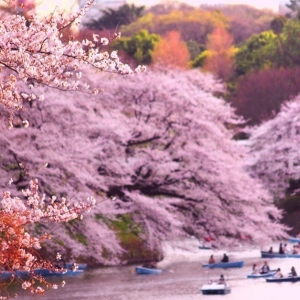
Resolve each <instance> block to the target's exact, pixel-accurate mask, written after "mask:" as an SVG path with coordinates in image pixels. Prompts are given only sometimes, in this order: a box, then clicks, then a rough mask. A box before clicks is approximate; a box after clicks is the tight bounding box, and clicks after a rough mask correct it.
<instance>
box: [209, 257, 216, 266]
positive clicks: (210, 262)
mask: <svg viewBox="0 0 300 300" xmlns="http://www.w3.org/2000/svg"><path fill="white" fill-rule="evenodd" d="M215 262H216V261H215V259H214V256H213V255H211V256H210V258H209V261H208V263H209V264H214V263H215Z"/></svg>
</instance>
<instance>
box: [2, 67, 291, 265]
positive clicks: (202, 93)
mask: <svg viewBox="0 0 300 300" xmlns="http://www.w3.org/2000/svg"><path fill="white" fill-rule="evenodd" d="M86 72H87V73H86V74H85V78H86V79H87V80H88V84H89V85H91V86H92V85H94V84H96V82H97V81H99V82H101V84H103V86H105V90H104V91H103V92H102V93H99V94H98V95H95V96H93V100H92V99H91V101H87V100H86V95H85V94H81V93H71V92H65V93H63V94H61V93H60V92H59V91H58V90H54V89H49V88H45V90H44V91H43V93H44V94H47V95H48V97H49V98H50V99H52V100H51V102H50V101H49V102H48V103H47V102H35V105H33V106H32V107H31V108H28V109H27V110H26V111H24V112H20V113H19V114H18V115H17V116H16V118H15V122H16V123H17V122H19V124H22V119H30V120H31V126H30V127H29V128H27V129H26V128H23V127H22V126H19V127H17V125H16V127H17V128H16V129H15V130H13V131H6V132H5V133H4V134H3V135H2V136H1V153H3V157H5V159H4V161H3V162H2V166H3V167H2V168H1V169H0V174H1V176H0V178H10V177H12V178H13V181H14V183H13V186H14V187H15V188H16V189H20V187H22V186H23V185H24V178H22V176H21V172H20V170H19V169H18V167H17V166H18V163H19V162H23V163H24V165H26V166H27V167H28V169H30V170H34V169H37V168H38V167H39V166H40V165H41V164H42V162H43V161H44V160H45V158H48V160H49V165H48V167H47V168H46V169H42V170H41V171H39V172H38V174H37V178H38V179H39V181H40V182H41V183H42V187H43V190H44V192H45V193H46V194H50V195H57V196H58V195H61V196H64V197H68V198H71V197H72V195H73V197H74V198H75V199H77V198H78V199H82V198H85V197H87V196H88V195H92V196H93V197H96V198H97V197H98V198H100V199H109V198H111V197H113V198H114V199H116V201H114V202H111V201H104V202H102V203H99V204H97V205H96V207H95V209H93V212H94V215H93V214H90V215H88V216H87V217H85V218H84V219H83V220H82V222H81V223H80V228H77V230H78V232H79V233H80V234H82V235H84V236H85V237H86V241H87V242H86V243H85V244H83V243H80V242H79V241H76V239H74V238H72V237H71V236H70V234H69V231H70V230H74V228H70V227H68V228H65V230H64V229H61V230H59V231H56V232H54V233H53V235H54V236H55V239H53V240H52V242H54V244H53V245H54V246H55V247H56V248H54V249H57V250H58V251H59V252H61V253H63V246H61V249H59V246H60V245H58V244H55V240H61V241H64V243H65V247H68V246H66V245H69V248H70V249H71V250H70V249H68V251H69V253H70V251H71V253H72V254H71V255H72V256H73V257H78V256H81V257H91V258H92V260H93V261H94V262H98V263H101V264H109V265H113V264H118V263H120V258H121V261H122V253H124V251H125V250H126V249H125V248H123V246H122V242H121V241H120V239H119V238H118V233H117V232H116V231H114V228H113V226H110V223H109V220H114V219H115V218H117V216H120V215H125V214H126V215H128V216H129V217H130V219H131V220H132V222H134V223H135V224H137V226H138V227H139V228H140V230H139V232H137V235H138V236H139V238H140V239H141V240H142V241H143V242H144V244H145V245H147V247H149V248H150V249H155V250H157V249H160V242H161V240H162V239H164V240H165V239H167V238H174V237H178V236H186V235H190V234H193V235H196V236H198V237H203V236H206V235H210V236H212V237H213V238H215V239H216V240H218V242H219V243H220V244H224V245H226V244H227V245H228V244H229V243H230V242H229V241H228V239H227V238H228V237H235V238H239V237H241V236H248V237H249V238H250V239H252V240H253V241H260V240H264V241H265V240H267V239H268V238H276V237H279V236H284V235H285V227H284V226H283V225H280V224H279V221H280V218H281V212H280V211H279V210H278V209H277V208H276V207H275V206H274V205H273V198H272V196H271V195H270V194H269V193H268V192H267V190H266V189H264V188H263V186H262V184H261V183H260V182H259V180H257V179H254V178H252V177H251V176H249V175H248V174H247V173H246V172H245V170H244V156H245V155H246V151H245V149H244V148H243V147H242V146H240V145H238V144H237V143H236V142H235V141H234V140H232V136H233V134H234V133H233V132H232V131H231V130H229V129H228V128H227V127H230V126H229V124H236V123H239V122H240V121H239V120H238V119H237V117H236V116H235V115H234V113H233V110H232V108H231V107H230V106H229V105H228V104H226V103H225V102H224V101H223V100H221V99H218V98H216V97H214V96H213V95H212V93H213V91H215V90H216V88H217V87H218V83H216V82H215V81H214V80H213V79H212V77H210V76H209V75H203V74H201V73H200V72H199V71H196V70H195V71H189V72H188V71H186V72H183V71H181V72H177V71H167V70H162V71H158V70H157V71H149V72H147V74H143V75H142V76H140V75H137V76H133V77H127V78H125V77H119V76H115V75H108V74H102V75H101V74H97V76H96V74H93V72H92V71H91V70H86ZM220 88H221V87H220ZM226 124H227V125H228V126H227V125H226ZM23 149H26V151H24V150H23ZM14 166H15V167H14ZM2 185H3V183H2ZM74 191H76V194H75V195H74ZM270 228H272V230H270ZM50 242H51V241H50ZM103 253H105V255H103Z"/></svg>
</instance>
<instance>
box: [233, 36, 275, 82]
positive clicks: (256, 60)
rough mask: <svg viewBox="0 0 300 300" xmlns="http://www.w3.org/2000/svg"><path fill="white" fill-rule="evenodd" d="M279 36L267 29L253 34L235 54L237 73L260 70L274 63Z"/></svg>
mask: <svg viewBox="0 0 300 300" xmlns="http://www.w3.org/2000/svg"><path fill="white" fill-rule="evenodd" d="M276 44H277V37H276V34H275V33H274V32H273V31H265V32H262V33H260V34H255V35H253V36H251V37H250V38H249V39H248V40H247V41H246V42H245V43H243V44H242V46H241V47H240V48H239V49H238V52H237V54H236V55H235V60H236V62H235V75H236V76H241V75H245V74H247V73H249V72H250V71H258V70H262V69H265V68H267V67H270V66H272V65H273V63H274V61H273V58H274V53H275V49H276Z"/></svg>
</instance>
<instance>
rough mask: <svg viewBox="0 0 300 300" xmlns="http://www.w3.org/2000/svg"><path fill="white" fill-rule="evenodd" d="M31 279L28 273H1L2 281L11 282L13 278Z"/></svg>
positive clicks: (0, 279)
mask: <svg viewBox="0 0 300 300" xmlns="http://www.w3.org/2000/svg"><path fill="white" fill-rule="evenodd" d="M28 277H29V273H28V272H27V271H15V272H11V271H1V272H0V281H4V280H11V279H13V278H16V279H18V278H22V279H25V278H28Z"/></svg>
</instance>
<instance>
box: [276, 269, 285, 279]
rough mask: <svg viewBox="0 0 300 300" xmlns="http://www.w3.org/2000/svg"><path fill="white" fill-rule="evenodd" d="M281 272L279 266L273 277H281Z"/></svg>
mask: <svg viewBox="0 0 300 300" xmlns="http://www.w3.org/2000/svg"><path fill="white" fill-rule="evenodd" d="M282 277H283V276H282V273H281V270H280V268H278V269H277V271H276V273H275V275H274V278H282Z"/></svg>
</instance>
